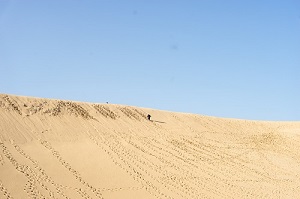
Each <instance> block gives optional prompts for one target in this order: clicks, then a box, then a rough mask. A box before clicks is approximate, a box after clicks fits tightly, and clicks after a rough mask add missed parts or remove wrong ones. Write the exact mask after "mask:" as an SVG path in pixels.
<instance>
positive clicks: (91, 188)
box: [0, 94, 300, 199]
mask: <svg viewBox="0 0 300 199" xmlns="http://www.w3.org/2000/svg"><path fill="white" fill-rule="evenodd" d="M147 114H150V115H152V121H148V120H147V118H146V115H147ZM0 198H15V199H18V198H21V199H23V198H65V199H66V198H93V199H94V198H95V199H97V198H99V199H141V198H142V199H154V198H162V199H165V198H166V199H172V198H173V199H183V198H186V199H194V198H201V199H202V198H222V199H224V198H287V199H291V198H300V122H262V121H247V120H238V119H223V118H216V117H208V116H202V115H196V114H185V113H174V112H167V111H160V110H153V109H147V108H139V107H132V106H121V105H114V104H92V103H81V102H73V101H62V100H50V99H39V98H30V97H20V96H12V95H5V94H1V95H0Z"/></svg>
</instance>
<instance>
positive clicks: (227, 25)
mask: <svg viewBox="0 0 300 199" xmlns="http://www.w3.org/2000/svg"><path fill="white" fill-rule="evenodd" d="M0 93H8V94H16V95H25V96H35V97H45V98H56V99H67V100H76V101H86V102H99V103H101V102H106V101H108V102H109V103H114V104H127V105H134V106H140V107H149V108H155V109H162V110H169V111H176V112H186V113H197V114H204V115H211V116H218V117H229V118H241V119H254V120H300V1H299V0H226V1H224V0H189V1H185V0H180V1H179V0H118V1H117V0H86V1H83V0H43V1H40V0H0Z"/></svg>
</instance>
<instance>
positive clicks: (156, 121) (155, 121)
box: [151, 120, 165, 123]
mask: <svg viewBox="0 0 300 199" xmlns="http://www.w3.org/2000/svg"><path fill="white" fill-rule="evenodd" d="M151 121H152V122H157V123H165V122H161V121H157V120H151Z"/></svg>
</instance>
